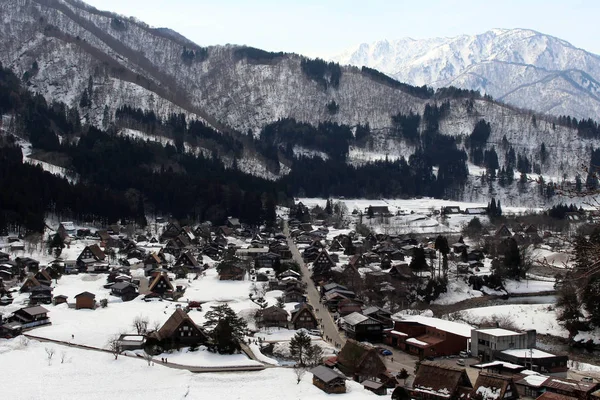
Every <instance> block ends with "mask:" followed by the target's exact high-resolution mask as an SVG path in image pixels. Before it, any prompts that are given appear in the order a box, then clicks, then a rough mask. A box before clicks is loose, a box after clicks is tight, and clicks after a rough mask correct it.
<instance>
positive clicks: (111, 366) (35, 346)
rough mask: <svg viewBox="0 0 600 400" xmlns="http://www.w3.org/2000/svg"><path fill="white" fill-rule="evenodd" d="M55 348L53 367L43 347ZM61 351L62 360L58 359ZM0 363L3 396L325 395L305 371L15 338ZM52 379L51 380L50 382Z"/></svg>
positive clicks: (351, 394) (351, 386) (130, 399)
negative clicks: (150, 357)
mask: <svg viewBox="0 0 600 400" xmlns="http://www.w3.org/2000/svg"><path fill="white" fill-rule="evenodd" d="M46 348H49V349H54V350H55V355H54V356H53V358H52V362H51V365H49V363H48V359H47V354H46V351H45V349H46ZM62 352H65V357H64V359H65V361H64V362H63V363H61V355H62ZM0 364H1V365H5V366H6V365H10V368H4V369H3V372H2V374H0V385H2V395H3V397H4V398H7V399H22V400H34V399H47V400H53V399H72V398H86V399H88V400H96V399H98V400H104V399H106V398H109V397H110V398H111V399H115V400H119V399H124V400H125V399H127V400H136V399H140V400H146V399H183V398H189V399H244V400H278V399H280V398H281V397H282V394H283V393H286V395H288V396H289V395H292V394H293V398H294V399H301V400H303V399H311V400H312V399H314V400H319V399H328V398H330V397H331V396H329V395H327V394H326V393H324V392H322V391H321V390H320V389H318V388H317V387H315V386H313V385H312V374H310V373H306V374H305V375H304V376H303V377H302V381H301V382H300V383H299V384H296V376H295V374H294V371H293V370H292V369H287V368H269V369H266V370H264V371H259V372H241V373H233V372H231V373H221V374H218V373H206V374H194V373H191V372H189V371H185V370H177V369H170V368H168V367H163V366H160V365H158V364H155V365H154V366H148V364H147V363H146V362H145V361H143V360H136V359H130V358H127V357H120V358H119V359H118V360H114V358H113V357H112V355H110V354H102V353H97V352H93V351H86V350H79V349H74V348H67V347H62V346H53V345H50V344H48V343H39V342H36V341H30V342H29V344H28V345H27V346H23V345H22V343H21V341H20V340H19V339H12V340H0ZM49 382H51V384H49ZM346 386H347V391H348V393H346V394H344V395H337V397H340V398H344V399H348V400H354V399H356V400H358V399H366V398H373V399H375V398H376V395H375V394H373V393H371V392H368V391H366V390H364V389H363V388H362V386H361V385H360V384H358V383H355V382H352V381H347V382H346Z"/></svg>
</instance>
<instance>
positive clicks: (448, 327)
mask: <svg viewBox="0 0 600 400" xmlns="http://www.w3.org/2000/svg"><path fill="white" fill-rule="evenodd" d="M399 320H400V321H407V322H417V323H419V324H421V325H426V326H430V327H432V328H436V329H439V330H441V331H445V332H449V333H453V334H455V335H458V336H462V337H465V338H471V329H473V327H472V326H471V325H467V324H461V323H458V322H453V321H447V320H445V319H439V318H431V317H424V316H422V315H410V316H402V317H401V318H400V319H399Z"/></svg>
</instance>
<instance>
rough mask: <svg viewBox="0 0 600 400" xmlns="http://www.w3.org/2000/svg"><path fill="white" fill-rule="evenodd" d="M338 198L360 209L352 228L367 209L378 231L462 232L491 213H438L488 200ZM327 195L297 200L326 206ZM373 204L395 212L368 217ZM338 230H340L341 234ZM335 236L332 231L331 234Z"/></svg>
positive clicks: (366, 221)
mask: <svg viewBox="0 0 600 400" xmlns="http://www.w3.org/2000/svg"><path fill="white" fill-rule="evenodd" d="M333 200H334V202H337V201H341V202H343V203H344V204H345V205H346V207H347V208H348V213H349V214H351V213H352V212H353V211H356V212H357V214H354V215H351V216H350V217H349V218H350V220H351V222H352V223H351V224H350V228H354V225H355V224H356V223H357V222H358V220H359V216H358V213H363V220H362V222H363V224H365V225H366V226H368V227H369V228H370V229H372V230H373V231H375V232H378V233H394V234H406V233H430V234H439V233H458V232H460V231H461V230H462V228H463V227H464V226H465V225H467V224H468V223H469V221H471V219H473V218H474V217H477V218H479V219H480V220H482V222H484V223H487V222H488V217H487V216H486V215H464V214H452V215H448V216H447V217H445V218H441V217H440V216H439V215H436V214H435V213H436V212H439V211H440V209H441V208H442V207H447V206H458V207H460V208H461V210H465V209H466V208H472V207H486V206H487V204H485V203H465V202H458V201H449V200H440V199H433V198H420V199H408V200H403V199H379V200H368V199H333ZM326 201H327V200H326V199H321V198H299V199H296V202H302V203H303V204H304V205H306V206H308V207H309V208H312V207H314V206H317V205H318V206H320V207H322V208H325V204H326ZM369 206H387V207H388V209H389V211H390V213H391V214H392V216H390V217H387V218H383V217H379V216H375V217H374V218H371V219H369V218H367V215H366V213H367V209H368V208H369ZM503 210H504V212H505V213H514V214H522V213H525V212H531V211H532V210H531V209H530V208H526V207H503ZM339 233H341V232H338V233H336V234H339ZM330 236H331V237H333V236H332V233H331V232H330V235H328V238H329V237H330Z"/></svg>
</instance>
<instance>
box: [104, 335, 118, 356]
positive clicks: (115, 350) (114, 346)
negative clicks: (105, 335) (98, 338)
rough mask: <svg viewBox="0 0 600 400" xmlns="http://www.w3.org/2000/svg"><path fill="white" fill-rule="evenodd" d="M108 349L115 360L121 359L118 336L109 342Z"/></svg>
mask: <svg viewBox="0 0 600 400" xmlns="http://www.w3.org/2000/svg"><path fill="white" fill-rule="evenodd" d="M107 347H108V350H109V351H110V352H111V353H112V355H113V356H115V360H116V359H117V358H119V354H121V343H120V342H119V336H118V335H115V336H113V337H111V338H110V339H109V340H108V343H107Z"/></svg>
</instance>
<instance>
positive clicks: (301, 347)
mask: <svg viewBox="0 0 600 400" xmlns="http://www.w3.org/2000/svg"><path fill="white" fill-rule="evenodd" d="M310 348H311V339H310V336H308V335H307V334H306V332H304V331H299V332H297V333H296V334H295V335H294V336H293V337H292V339H291V340H290V355H291V356H292V359H293V360H294V361H296V363H298V364H299V365H300V366H302V367H303V366H305V365H306V362H307V361H308V359H307V358H308V354H307V353H309V351H310Z"/></svg>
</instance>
